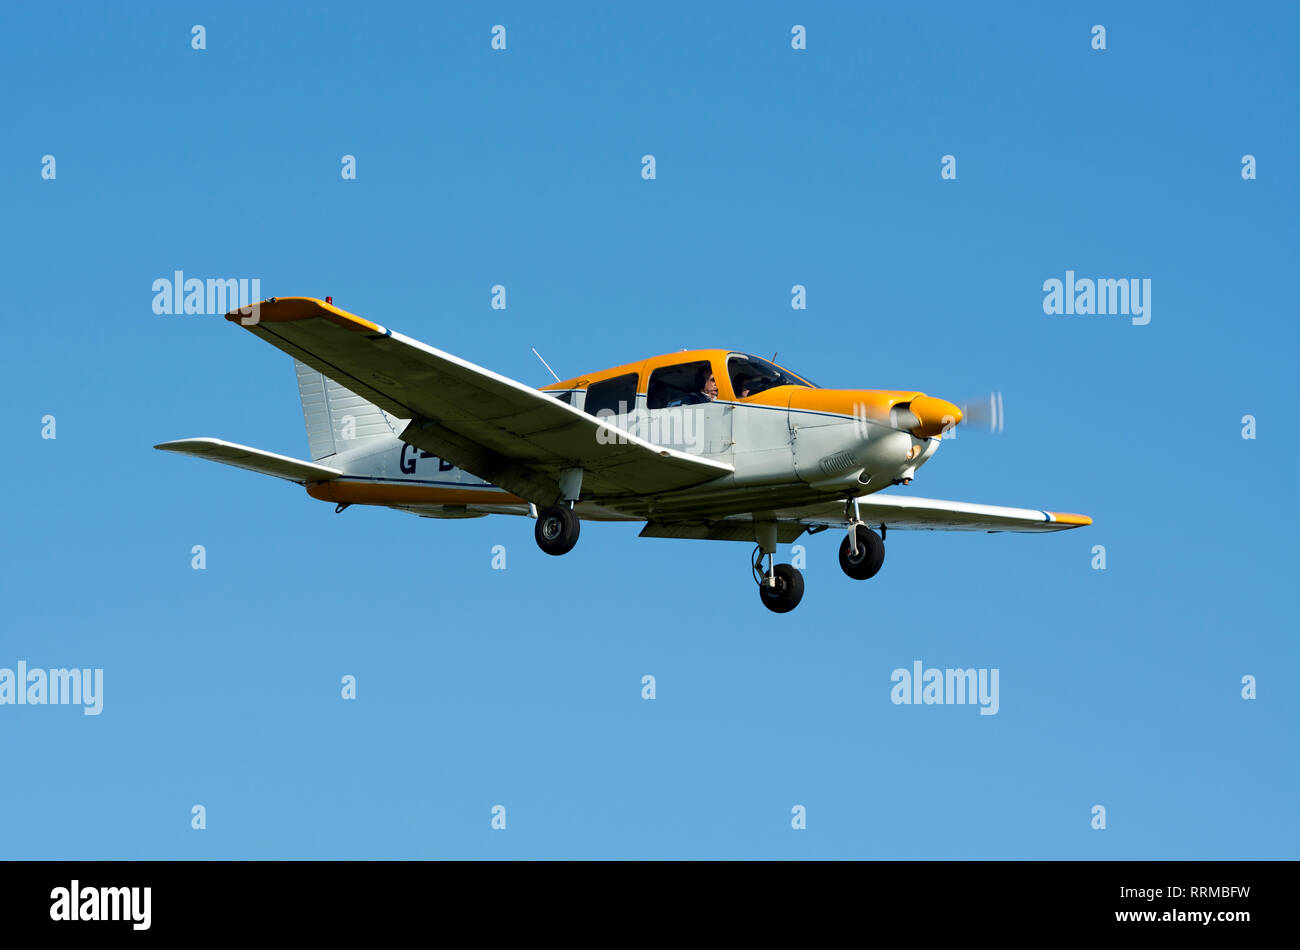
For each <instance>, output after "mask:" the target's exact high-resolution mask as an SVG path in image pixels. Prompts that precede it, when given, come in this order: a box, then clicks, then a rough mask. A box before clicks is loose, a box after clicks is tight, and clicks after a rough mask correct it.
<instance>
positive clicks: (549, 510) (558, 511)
mask: <svg viewBox="0 0 1300 950" xmlns="http://www.w3.org/2000/svg"><path fill="white" fill-rule="evenodd" d="M581 491H582V469H580V468H568V469H565V470H564V471H563V472H561V473H560V501H559V503H558V504H554V505H550V506H548V507H546V508H543V509H542V510H541V511H539V512H537V524H536V525H534V526H533V537H535V538H536V539H537V546H538V547H539V548H541V549H542V550H543V551H545V552H546V553H547V554H553V555H555V556H557V557H558V556H559V555H561V554H568V553H569V552H570V551H572V550H573V546H574V545H575V544H577V543H578V532H579V530H580V528H581V522H579V521H578V515H577V513H576V512H575V511H574V510H573V506H574V505H575V504H576V503H577V501H578V494H579V492H581ZM530 507H531V506H530Z"/></svg>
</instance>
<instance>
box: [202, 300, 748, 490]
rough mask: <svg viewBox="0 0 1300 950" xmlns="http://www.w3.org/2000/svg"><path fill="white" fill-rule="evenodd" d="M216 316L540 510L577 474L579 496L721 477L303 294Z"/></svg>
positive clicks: (724, 470) (699, 462) (718, 471)
mask: <svg viewBox="0 0 1300 950" xmlns="http://www.w3.org/2000/svg"><path fill="white" fill-rule="evenodd" d="M226 319H228V320H230V321H232V322H237V323H240V324H241V325H243V326H244V328H245V329H247V330H249V331H250V332H252V333H254V334H256V335H257V336H259V337H261V338H262V339H264V340H266V341H267V342H268V343H270V344H272V345H273V346H275V347H278V348H279V349H281V350H283V351H284V352H286V353H288V354H289V355H291V356H293V357H294V358H296V359H298V360H301V361H302V362H304V363H306V364H307V365H308V366H311V367H312V368H313V369H316V370H318V371H320V372H321V373H324V374H325V375H326V376H328V377H329V378H330V379H333V380H335V381H336V382H338V383H339V384H340V385H343V386H345V387H347V388H348V389H349V390H351V391H352V392H354V393H356V394H357V395H358V396H361V397H362V398H363V399H366V400H368V401H369V402H372V403H374V404H375V405H377V406H379V407H380V408H382V409H384V410H385V411H386V412H389V413H391V414H393V415H395V416H397V417H398V418H400V419H409V420H410V423H409V424H408V425H407V427H406V429H405V430H403V432H402V434H401V438H402V440H403V441H406V442H409V443H411V444H412V445H415V446H417V447H418V448H421V449H424V450H426V451H428V452H431V453H433V454H436V455H437V456H438V457H439V458H444V459H446V460H448V461H450V462H452V463H453V464H454V465H456V466H457V467H458V468H462V469H464V470H465V471H467V472H470V473H471V474H474V475H477V476H478V477H479V478H482V479H484V480H485V481H489V482H491V483H492V484H494V485H499V486H500V487H502V488H505V489H507V490H509V491H512V492H514V493H515V494H517V495H519V496H520V497H523V498H527V499H528V500H529V501H533V502H535V503H538V504H551V503H553V502H554V501H556V500H557V498H558V497H559V480H560V475H561V473H562V472H564V471H565V470H566V469H571V468H581V469H582V470H583V481H582V496H583V497H584V498H589V499H593V500H602V499H617V498H619V497H629V496H644V495H648V494H654V493H657V492H664V491H672V490H675V489H680V488H686V487H690V486H693V485H700V484H704V483H706V482H709V481H712V480H714V479H716V478H720V477H723V476H726V475H730V474H731V473H732V472H733V471H734V469H733V468H732V466H730V465H727V464H725V463H722V462H715V461H712V460H710V459H705V458H701V457H699V456H695V455H690V454H687V453H684V452H677V451H674V450H671V449H667V448H663V447H661V446H658V445H654V444H652V443H650V442H646V441H644V440H642V439H639V438H637V437H636V436H634V435H632V434H630V433H627V432H624V431H623V430H621V429H618V428H615V427H614V426H611V425H609V424H607V423H605V422H603V421H601V420H599V419H596V418H595V417H593V416H590V415H587V414H586V413H584V412H581V411H580V410H577V409H575V408H573V407H572V406H570V405H568V404H567V403H563V402H561V401H560V400H558V399H556V398H554V397H553V396H550V395H547V394H545V393H543V392H540V391H539V390H536V389H533V388H532V387H530V386H526V385H524V384H523V383H519V382H516V381H514V380H512V379H509V378H507V377H505V376H501V375H499V374H497V373H493V372H491V371H490V370H486V369H484V368H482V367H480V366H475V365H474V364H473V363H469V362H467V361H465V360H462V359H459V358H458V357H455V356H452V355H451V354H450V353H444V352H442V351H441V350H436V349H434V348H433V347H430V346H426V345H425V344H423V343H420V342H419V341H417V340H413V339H410V338H409V337H405V336H402V335H401V334H399V333H395V332H393V331H392V330H389V329H387V328H385V327H382V326H380V325H379V324H376V323H372V322H370V321H369V320H365V319H363V318H361V317H357V316H354V315H353V314H350V313H347V312H345V311H343V310H340V309H338V308H337V307H334V306H332V305H331V304H328V303H325V302H324V301H321V300H315V299H313V298H308V297H281V298H278V299H276V298H272V299H271V300H267V301H263V302H262V303H260V304H258V305H257V306H256V309H255V310H254V311H253V313H252V314H245V313H241V312H239V311H235V312H232V313H229V314H227V315H226Z"/></svg>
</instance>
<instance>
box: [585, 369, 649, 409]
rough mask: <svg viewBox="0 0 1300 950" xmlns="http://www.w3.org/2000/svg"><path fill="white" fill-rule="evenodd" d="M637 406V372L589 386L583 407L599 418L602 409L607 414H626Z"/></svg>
mask: <svg viewBox="0 0 1300 950" xmlns="http://www.w3.org/2000/svg"><path fill="white" fill-rule="evenodd" d="M635 408H636V373H628V374H626V375H624V376H615V377H614V378H613V379H606V380H604V381H603V382H599V383H592V384H591V385H590V386H588V387H587V401H586V403H585V404H584V405H583V409H584V410H585V411H586V412H588V413H590V414H591V415H593V416H596V417H597V418H600V416H601V412H602V410H603V411H604V414H605V415H606V416H608V415H610V414H613V415H616V416H621V415H625V414H627V413H629V412H631V411H632V410H633V409H635Z"/></svg>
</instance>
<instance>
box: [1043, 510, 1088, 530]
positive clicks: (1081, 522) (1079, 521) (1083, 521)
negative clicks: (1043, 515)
mask: <svg viewBox="0 0 1300 950" xmlns="http://www.w3.org/2000/svg"><path fill="white" fill-rule="evenodd" d="M1048 514H1049V515H1051V516H1052V517H1053V518H1055V519H1056V523H1057V524H1068V525H1070V526H1071V527H1073V528H1082V527H1086V526H1087V525H1090V524H1092V519H1091V518H1089V517H1088V516H1087V515H1072V514H1070V513H1069V512H1068V511H1049V512H1048Z"/></svg>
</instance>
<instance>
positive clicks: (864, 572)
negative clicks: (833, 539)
mask: <svg viewBox="0 0 1300 950" xmlns="http://www.w3.org/2000/svg"><path fill="white" fill-rule="evenodd" d="M844 518H845V520H846V521H847V522H848V535H847V536H846V537H845V538H844V540H843V541H841V542H840V569H841V570H842V571H844V573H845V574H847V575H849V577H851V578H853V579H854V580H855V581H865V580H866V579H867V578H869V577H875V576H876V572H877V571H879V570H880V567H881V565H882V564H884V563H885V540H884V538H882V537H881V536H880V535H878V534H876V532H874V531H872V530H871V529H870V528H868V527H867V526H866V525H865V524H863V522H862V519H861V518H860V517H859V516H858V501H857V499H856V498H854V499H850V500H849V501H846V502H845V503H844ZM880 530H881V531H882V532H883V531H884V530H885V526H884V525H883V524H882V525H881V526H880Z"/></svg>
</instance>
